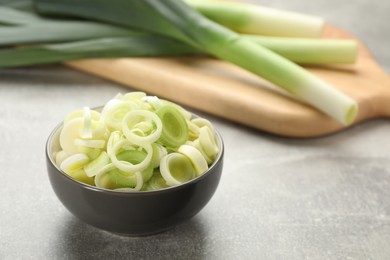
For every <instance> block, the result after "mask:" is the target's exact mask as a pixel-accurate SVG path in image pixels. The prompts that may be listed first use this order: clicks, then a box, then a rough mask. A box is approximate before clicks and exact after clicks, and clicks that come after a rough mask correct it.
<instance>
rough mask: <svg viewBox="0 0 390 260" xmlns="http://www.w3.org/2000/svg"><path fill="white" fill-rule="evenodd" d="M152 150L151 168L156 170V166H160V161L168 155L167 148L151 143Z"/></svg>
mask: <svg viewBox="0 0 390 260" xmlns="http://www.w3.org/2000/svg"><path fill="white" fill-rule="evenodd" d="M152 148H153V156H152V165H153V168H157V167H158V166H160V161H161V159H162V158H163V157H164V156H165V155H167V154H168V150H167V148H165V147H164V146H162V145H161V144H159V143H153V144H152Z"/></svg>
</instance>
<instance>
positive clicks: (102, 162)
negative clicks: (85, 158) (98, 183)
mask: <svg viewBox="0 0 390 260" xmlns="http://www.w3.org/2000/svg"><path fill="white" fill-rule="evenodd" d="M109 163H110V157H109V156H108V154H107V153H106V152H104V151H103V152H101V153H100V155H99V157H97V158H96V159H94V160H93V161H90V162H89V163H88V164H86V165H85V166H84V171H85V173H86V174H87V176H88V177H93V176H95V175H96V174H98V173H99V171H100V170H101V169H103V167H104V166H106V165H107V164H109Z"/></svg>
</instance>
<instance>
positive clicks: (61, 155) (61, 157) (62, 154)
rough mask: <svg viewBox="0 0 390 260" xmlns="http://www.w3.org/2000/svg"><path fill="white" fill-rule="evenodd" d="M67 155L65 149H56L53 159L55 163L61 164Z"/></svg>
mask: <svg viewBox="0 0 390 260" xmlns="http://www.w3.org/2000/svg"><path fill="white" fill-rule="evenodd" d="M68 157H69V154H67V153H66V152H65V151H63V150H61V151H58V152H57V153H56V154H55V161H56V164H57V165H61V163H62V162H63V161H64V160H65V159H66V158H68Z"/></svg>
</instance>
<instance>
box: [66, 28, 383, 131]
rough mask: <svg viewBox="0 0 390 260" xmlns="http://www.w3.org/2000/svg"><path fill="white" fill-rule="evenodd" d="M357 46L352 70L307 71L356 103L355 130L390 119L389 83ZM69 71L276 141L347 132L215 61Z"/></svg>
mask: <svg viewBox="0 0 390 260" xmlns="http://www.w3.org/2000/svg"><path fill="white" fill-rule="evenodd" d="M323 37H324V38H354V37H353V36H352V35H350V34H349V33H347V32H345V31H343V30H341V29H339V28H337V27H335V26H332V25H326V26H325V29H324V32H323ZM355 39H356V38H355ZM359 44H360V45H359V55H358V60H357V63H356V64H354V65H344V66H341V65H339V66H321V67H320V66H312V67H307V69H308V70H310V71H311V72H313V73H314V74H316V75H318V76H319V77H320V78H322V79H324V80H325V81H327V82H329V83H330V84H332V85H334V86H336V87H337V88H339V89H340V90H341V91H343V92H345V93H346V94H347V95H350V96H351V97H353V98H354V99H355V100H356V101H357V102H358V104H359V113H358V117H357V119H356V121H355V123H354V124H357V123H359V122H362V121H364V120H367V119H370V118H375V117H381V116H390V77H389V76H388V75H387V74H386V73H385V72H384V71H383V70H382V69H381V68H380V66H379V65H378V63H377V62H376V61H375V60H374V58H373V56H372V55H371V54H370V52H369V50H368V49H367V48H366V47H365V46H364V45H363V43H362V42H360V41H359ZM67 65H69V66H71V67H73V68H76V69H79V70H82V71H85V72H88V73H92V74H94V75H97V76H100V77H103V78H106V79H109V80H112V81H115V82H117V83H120V84H123V85H125V86H130V87H132V88H135V89H139V90H142V91H145V92H147V93H148V94H150V95H157V96H159V97H162V98H166V99H169V100H172V101H175V102H178V103H181V104H183V105H186V106H189V107H193V108H195V109H198V110H201V111H205V112H208V113H210V114H213V115H216V116H219V117H222V118H226V119H228V120H231V121H233V122H236V123H239V124H243V125H247V126H250V127H253V128H256V129H259V130H262V131H266V132H270V133H273V134H277V135H282V136H289V137H315V136H322V135H326V134H330V133H334V132H337V131H340V130H343V129H344V128H345V127H344V126H342V125H340V124H339V123H338V122H336V121H334V120H333V119H331V118H329V117H328V116H326V115H325V114H323V113H321V112H319V111H317V110H316V109H314V108H312V107H310V106H309V105H305V104H302V103H300V102H298V101H296V100H294V99H293V98H291V97H289V96H288V95H287V94H285V93H283V91H281V90H279V89H278V88H276V87H275V86H273V85H272V84H270V83H268V82H266V81H265V80H263V79H261V78H259V77H258V76H256V75H253V74H251V73H249V72H247V71H245V70H243V69H241V68H239V67H237V66H235V65H232V64H229V63H226V62H224V61H220V60H216V59H213V58H207V57H177V58H121V59H96V60H83V61H77V62H69V63H67Z"/></svg>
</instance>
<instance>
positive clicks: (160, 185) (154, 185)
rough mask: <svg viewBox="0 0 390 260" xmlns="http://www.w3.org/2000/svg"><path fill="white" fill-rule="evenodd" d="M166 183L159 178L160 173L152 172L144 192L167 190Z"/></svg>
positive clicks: (157, 171)
mask: <svg viewBox="0 0 390 260" xmlns="http://www.w3.org/2000/svg"><path fill="white" fill-rule="evenodd" d="M168 187H169V186H168V185H167V182H166V181H165V179H164V178H163V177H162V176H161V173H160V171H159V170H158V169H156V170H154V172H153V176H152V178H150V180H149V181H148V182H147V184H146V185H145V189H144V190H161V189H164V188H168Z"/></svg>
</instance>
